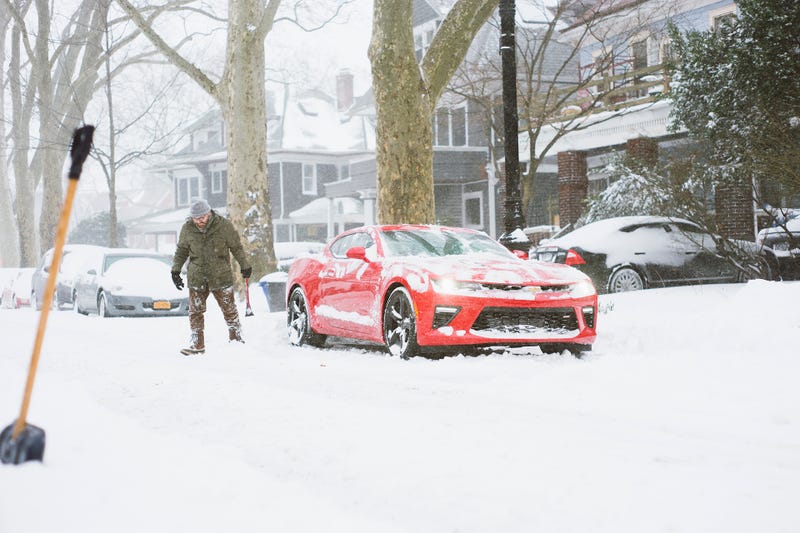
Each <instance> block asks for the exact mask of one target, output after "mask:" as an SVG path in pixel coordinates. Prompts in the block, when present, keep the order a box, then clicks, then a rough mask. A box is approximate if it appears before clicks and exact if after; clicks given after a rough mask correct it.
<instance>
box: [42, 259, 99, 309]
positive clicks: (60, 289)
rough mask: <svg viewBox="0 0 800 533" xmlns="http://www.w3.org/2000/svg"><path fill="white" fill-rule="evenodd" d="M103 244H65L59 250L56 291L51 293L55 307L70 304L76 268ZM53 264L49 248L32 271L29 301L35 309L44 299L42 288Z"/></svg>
mask: <svg viewBox="0 0 800 533" xmlns="http://www.w3.org/2000/svg"><path fill="white" fill-rule="evenodd" d="M105 249H106V248H105V247H104V246H94V245H91V244H67V245H65V246H64V248H63V251H62V252H61V264H60V265H59V267H58V275H57V277H56V292H55V294H54V295H53V305H54V306H55V308H56V309H59V308H61V307H62V306H67V305H72V301H73V296H74V291H73V284H74V282H75V276H76V275H77V269H78V268H79V267H80V265H81V264H82V263H83V262H84V261H86V260H87V259H88V257H89V256H91V255H99V254H101V253H102V252H103V250H105ZM52 264H53V249H52V248H50V249H49V250H47V251H46V252H45V253H44V254H43V255H42V259H41V260H40V261H39V266H38V267H36V270H34V272H33V276H32V278H31V293H32V294H31V302H32V303H33V304H35V306H36V309H41V308H42V302H43V301H44V288H45V286H46V285H47V278H48V277H49V276H50V266H51V265H52Z"/></svg>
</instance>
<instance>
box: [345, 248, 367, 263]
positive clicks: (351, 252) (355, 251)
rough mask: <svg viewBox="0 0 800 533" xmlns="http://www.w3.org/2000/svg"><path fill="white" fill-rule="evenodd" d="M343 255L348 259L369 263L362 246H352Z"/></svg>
mask: <svg viewBox="0 0 800 533" xmlns="http://www.w3.org/2000/svg"><path fill="white" fill-rule="evenodd" d="M345 255H346V256H347V258H348V259H360V260H361V261H366V262H369V260H368V259H367V250H366V249H364V247H363V246H353V247H352V248H348V249H347V252H345Z"/></svg>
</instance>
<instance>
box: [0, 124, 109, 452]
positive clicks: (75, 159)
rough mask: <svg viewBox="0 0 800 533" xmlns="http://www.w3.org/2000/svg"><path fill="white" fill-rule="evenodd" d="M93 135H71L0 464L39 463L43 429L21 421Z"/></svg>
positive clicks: (85, 130)
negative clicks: (24, 368) (40, 293)
mask: <svg viewBox="0 0 800 533" xmlns="http://www.w3.org/2000/svg"><path fill="white" fill-rule="evenodd" d="M93 135H94V126H88V125H87V126H83V127H81V128H78V129H76V130H75V131H74V133H73V135H72V146H71V147H70V150H69V154H70V158H71V159H72V165H71V166H70V169H69V180H68V185H67V196H66V198H65V200H64V207H63V208H62V209H61V216H60V218H59V219H58V229H57V231H56V242H55V244H54V246H53V261H52V263H51V264H50V272H49V274H48V276H47V284H46V285H45V289H44V299H43V302H42V312H41V314H40V315H39V328H38V329H37V331H36V340H35V341H34V343H33V354H32V355H31V364H30V367H29V369H28V381H27V384H26V385H25V394H24V396H23V397H22V408H21V409H20V413H19V417H18V418H17V419H16V420H15V421H14V422H13V423H12V424H11V425H9V426H7V427H6V428H5V429H3V431H2V433H0V461H2V462H3V463H4V464H15V465H18V464H20V463H24V462H25V461H41V460H42V458H43V457H44V430H43V429H42V428H39V427H36V426H33V425H30V424H28V423H26V421H25V419H26V417H27V415H28V406H29V405H30V401H31V392H32V391H33V380H34V378H35V377H36V367H37V366H38V365H39V354H40V353H41V351H42V340H43V339H44V330H45V326H46V325H47V316H48V314H49V313H50V307H51V306H52V305H53V293H55V288H56V275H57V274H58V265H59V262H60V261H61V253H62V251H63V249H64V241H66V240H67V226H68V224H69V214H70V211H72V204H73V201H74V199H75V190H76V189H77V188H78V179H79V178H80V177H81V170H82V169H83V162H84V161H86V157H87V156H88V155H89V151H90V150H91V149H92V136H93Z"/></svg>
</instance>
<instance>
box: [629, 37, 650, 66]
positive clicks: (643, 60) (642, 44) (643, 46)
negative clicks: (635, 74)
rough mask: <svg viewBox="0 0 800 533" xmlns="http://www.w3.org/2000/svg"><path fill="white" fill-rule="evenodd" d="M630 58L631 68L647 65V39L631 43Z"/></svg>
mask: <svg viewBox="0 0 800 533" xmlns="http://www.w3.org/2000/svg"><path fill="white" fill-rule="evenodd" d="M631 56H632V57H631V59H632V61H633V65H632V66H633V70H639V69H642V68H646V67H647V40H643V41H637V42H635V43H633V44H631Z"/></svg>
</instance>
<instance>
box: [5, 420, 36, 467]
mask: <svg viewBox="0 0 800 533" xmlns="http://www.w3.org/2000/svg"><path fill="white" fill-rule="evenodd" d="M13 434H14V424H11V425H10V426H8V427H6V428H5V429H4V430H3V432H2V433H0V461H2V463H3V464H7V465H8V464H13V465H18V464H22V463H24V462H25V461H41V460H42V458H43V457H44V430H43V429H42V428H40V427H36V426H32V425H30V424H25V427H24V428H22V431H20V432H19V435H17V438H14V437H13Z"/></svg>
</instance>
